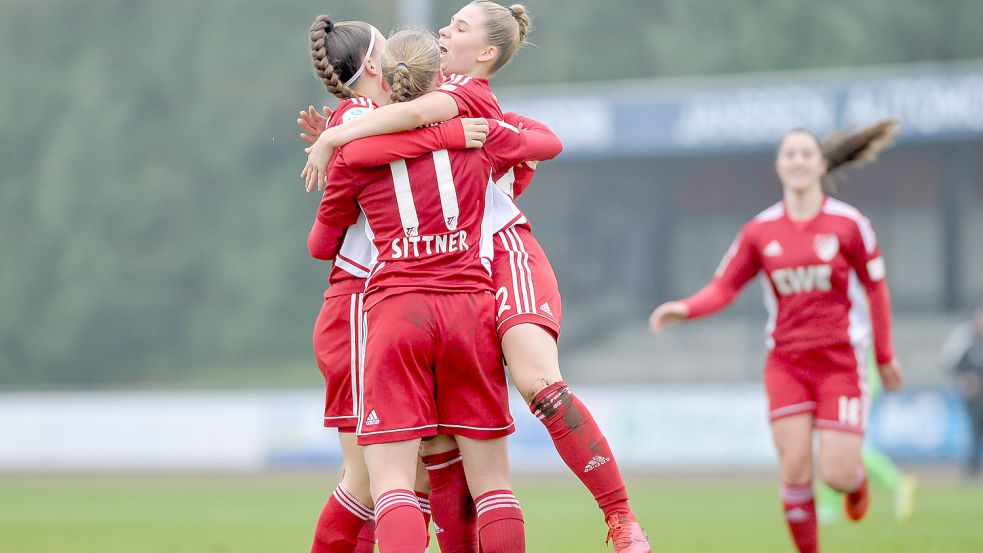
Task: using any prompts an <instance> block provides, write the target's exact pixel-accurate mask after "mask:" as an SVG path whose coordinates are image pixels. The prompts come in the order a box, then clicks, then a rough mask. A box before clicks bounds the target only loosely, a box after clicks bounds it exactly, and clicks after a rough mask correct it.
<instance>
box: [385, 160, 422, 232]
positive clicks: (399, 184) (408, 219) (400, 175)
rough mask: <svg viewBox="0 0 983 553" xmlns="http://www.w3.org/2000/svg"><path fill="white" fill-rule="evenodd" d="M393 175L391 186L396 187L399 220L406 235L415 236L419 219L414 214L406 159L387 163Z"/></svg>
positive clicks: (418, 229) (418, 226) (414, 209)
mask: <svg viewBox="0 0 983 553" xmlns="http://www.w3.org/2000/svg"><path fill="white" fill-rule="evenodd" d="M389 169H390V171H392V175H393V188H395V189H396V206H397V207H398V208H399V220H400V224H401V225H402V227H403V232H405V233H406V236H417V235H418V234H419V231H420V220H419V219H418V218H417V216H416V205H415V204H414V203H413V190H412V189H410V174H409V171H408V170H407V169H406V160H402V159H400V160H396V161H394V162H392V163H390V164H389Z"/></svg>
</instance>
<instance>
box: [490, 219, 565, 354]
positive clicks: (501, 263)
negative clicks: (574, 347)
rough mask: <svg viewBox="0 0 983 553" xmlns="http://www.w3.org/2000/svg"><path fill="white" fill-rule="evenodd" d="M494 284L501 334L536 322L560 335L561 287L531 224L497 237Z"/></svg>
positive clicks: (502, 233)
mask: <svg viewBox="0 0 983 553" xmlns="http://www.w3.org/2000/svg"><path fill="white" fill-rule="evenodd" d="M494 241H495V258H494V260H493V261H492V285H493V286H494V287H495V300H496V307H495V319H496V328H497V330H498V335H499V336H500V337H501V336H504V335H505V331H507V330H508V329H510V328H512V327H513V326H515V325H517V324H522V323H534V324H537V325H539V326H541V327H543V328H545V329H546V330H548V331H549V333H550V334H552V335H553V337H554V338H559V337H560V320H561V317H562V306H561V304H560V288H559V286H558V285H557V283H556V275H555V274H554V273H553V267H551V266H550V262H549V259H547V258H546V252H544V251H543V248H542V247H540V245H539V242H538V241H536V238H535V237H534V236H533V235H532V229H531V228H530V227H529V224H528V223H521V224H518V225H513V226H511V227H508V228H506V229H504V230H502V231H500V232H498V233H496V234H495V236H494Z"/></svg>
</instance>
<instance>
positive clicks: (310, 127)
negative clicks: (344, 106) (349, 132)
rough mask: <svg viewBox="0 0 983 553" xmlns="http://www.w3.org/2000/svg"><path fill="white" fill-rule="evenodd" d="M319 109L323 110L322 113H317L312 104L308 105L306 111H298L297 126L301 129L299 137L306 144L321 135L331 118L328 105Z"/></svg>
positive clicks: (311, 142)
mask: <svg viewBox="0 0 983 553" xmlns="http://www.w3.org/2000/svg"><path fill="white" fill-rule="evenodd" d="M321 109H322V110H324V115H321V114H320V113H318V112H317V108H315V107H314V106H308V107H307V111H302V112H300V119H297V126H298V127H300V130H301V131H302V132H301V133H300V139H301V140H303V141H304V142H306V143H308V144H314V142H315V141H317V137H319V136H321V133H322V132H324V129H325V128H326V127H327V126H328V120H329V119H331V114H332V113H333V112H332V110H331V109H330V108H328V106H324V107H322V108H321Z"/></svg>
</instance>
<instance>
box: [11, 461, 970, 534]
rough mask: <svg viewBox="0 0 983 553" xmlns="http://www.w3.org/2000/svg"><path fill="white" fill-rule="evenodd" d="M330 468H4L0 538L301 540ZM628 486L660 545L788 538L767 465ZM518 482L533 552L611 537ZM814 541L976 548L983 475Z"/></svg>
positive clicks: (587, 505)
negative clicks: (51, 471) (54, 472)
mask: <svg viewBox="0 0 983 553" xmlns="http://www.w3.org/2000/svg"><path fill="white" fill-rule="evenodd" d="M331 477H332V475H331V474H327V473H326V474H324V475H323V478H321V476H320V475H317V474H312V473H303V474H279V475H261V476H216V477H205V476H196V477H191V476H181V477H178V476H164V477H156V478H155V477H147V476H140V477H136V476H134V477H48V478H45V477H29V478H14V477H12V476H6V477H2V478H0V552H3V553H56V552H58V553H62V552H72V553H124V552H126V553H183V552H203V553H204V552H208V553H233V552H235V553H251V552H255V553H259V552H263V553H270V552H278V553H279V552H300V553H303V552H306V551H308V550H309V547H310V535H311V530H312V528H313V524H314V520H315V519H316V517H317V514H318V512H319V510H320V508H321V505H322V504H323V501H324V500H325V499H326V498H327V495H328V493H329V486H330V485H331V483H332V482H331V480H332V478H331ZM630 486H631V493H632V497H633V503H634V505H635V509H636V510H637V511H638V512H639V514H640V518H641V519H642V522H643V524H644V525H645V526H646V528H647V529H648V531H649V535H650V537H651V538H652V542H653V545H654V546H655V550H656V551H658V552H681V553H699V552H727V553H745V552H746V553H752V552H753V553H762V552H772V551H774V552H786V551H792V549H791V545H790V542H789V540H788V538H787V536H786V533H785V528H784V525H783V521H782V520H781V517H780V507H779V505H778V499H777V495H776V493H777V492H776V489H775V486H774V485H772V484H771V483H770V482H768V481H767V480H766V479H765V477H762V476H755V477H752V478H749V479H740V478H737V477H734V478H720V477H713V478H711V477H707V478H702V479H701V478H697V477H693V476H687V477H683V478H678V479H671V478H668V477H660V478H635V479H632V480H631V482H630ZM516 489H517V494H518V496H519V498H520V500H521V501H522V503H523V510H524V512H525V516H526V528H527V536H528V537H527V543H528V550H529V551H530V552H533V553H543V552H569V553H579V552H584V553H588V552H595V551H596V552H601V551H608V550H609V549H607V548H605V546H604V526H603V523H602V522H601V518H600V516H599V514H598V512H597V511H596V509H595V507H594V505H593V501H592V499H591V498H590V496H589V495H588V494H587V492H586V491H584V490H583V489H581V488H580V487H579V486H578V485H576V483H575V482H574V481H573V480H572V477H571V478H570V479H569V480H568V479H560V478H555V479H548V480H546V481H534V480H530V479H520V480H519V481H518V483H517V486H516ZM821 543H822V545H823V550H824V551H827V552H830V551H835V552H857V553H860V552H863V553H870V552H878V553H880V552H911V553H934V552H951V553H972V552H981V551H983V486H980V485H978V484H977V485H967V484H962V483H959V482H955V481H944V480H939V479H935V480H934V481H931V480H930V481H929V482H928V483H923V485H922V488H921V490H920V493H919V503H918V512H917V514H916V515H915V518H914V520H912V521H911V522H910V523H909V524H907V525H904V526H899V525H897V524H895V522H894V521H893V519H892V518H891V513H890V510H889V507H888V504H887V497H885V496H883V495H878V494H877V493H876V492H875V496H874V505H873V507H872V509H871V512H870V514H869V515H868V518H867V520H865V521H864V522H863V523H861V524H858V525H851V524H847V523H840V524H838V525H835V526H832V527H827V528H824V529H823V531H822V537H821ZM431 550H432V551H433V550H434V548H432V549H431Z"/></svg>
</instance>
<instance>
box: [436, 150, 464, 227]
mask: <svg viewBox="0 0 983 553" xmlns="http://www.w3.org/2000/svg"><path fill="white" fill-rule="evenodd" d="M433 167H434V170H435V171H436V174H437V191H438V192H439V194H440V209H441V211H442V212H443V214H444V223H446V224H447V230H457V218H458V216H459V215H460V207H459V206H458V203H457V189H455V188H454V175H453V173H452V172H451V160H450V157H448V155H447V150H437V151H435V152H434V153H433Z"/></svg>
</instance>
